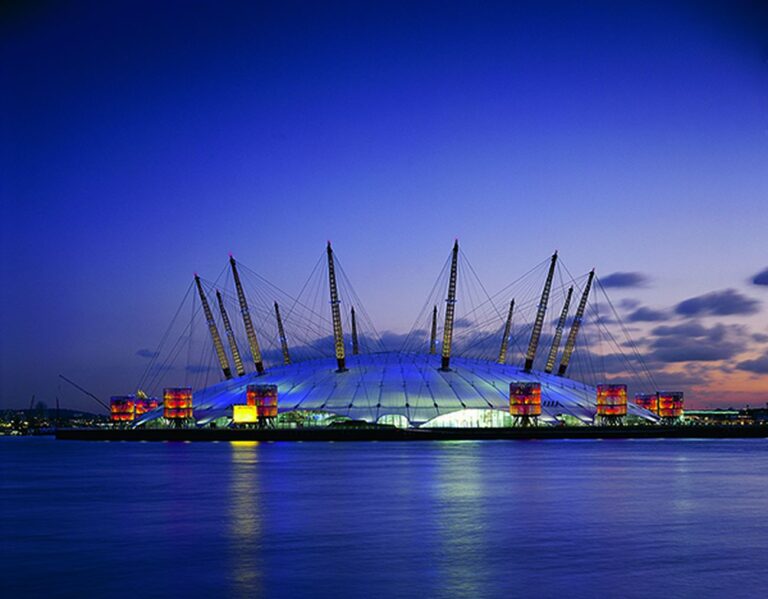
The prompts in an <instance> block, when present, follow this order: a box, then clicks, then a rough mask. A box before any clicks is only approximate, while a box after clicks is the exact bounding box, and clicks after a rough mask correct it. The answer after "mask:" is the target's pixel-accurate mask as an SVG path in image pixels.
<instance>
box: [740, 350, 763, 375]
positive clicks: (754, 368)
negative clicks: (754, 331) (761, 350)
mask: <svg viewBox="0 0 768 599" xmlns="http://www.w3.org/2000/svg"><path fill="white" fill-rule="evenodd" d="M736 368H738V369H739V370H745V371H746V372H752V373H754V374H768V353H765V354H763V355H762V356H760V357H759V358H755V359H754V360H744V361H742V362H739V363H737V364H736Z"/></svg>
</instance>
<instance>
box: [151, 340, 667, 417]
mask: <svg viewBox="0 0 768 599" xmlns="http://www.w3.org/2000/svg"><path fill="white" fill-rule="evenodd" d="M347 368H348V370H347V371H346V372H344V373H338V372H337V371H336V370H337V368H336V360H335V359H333V358H331V359H319V360H309V361H306V362H300V363H296V364H290V365H287V366H279V367H276V368H272V369H270V370H269V371H267V372H266V373H265V374H263V375H261V376H257V374H256V373H252V374H249V375H246V376H244V377H240V378H237V379H231V380H228V381H224V382H221V383H219V384H216V385H213V386H211V387H208V388H205V389H200V390H199V391H196V392H195V394H194V405H195V412H194V414H195V420H196V421H197V424H198V425H200V426H205V425H208V424H210V423H211V422H222V420H223V421H224V422H226V421H227V420H229V419H231V418H232V406H233V405H236V404H238V403H242V402H243V398H244V397H245V393H246V388H247V386H248V385H249V384H254V383H258V384H274V385H277V388H278V396H279V404H278V405H279V408H278V410H279V413H280V417H281V418H282V417H283V416H284V415H286V414H289V413H291V412H294V413H308V414H313V415H315V417H317V416H318V415H324V416H326V417H328V418H330V417H341V418H349V419H352V420H364V421H366V422H370V423H378V424H394V425H396V426H425V427H439V426H469V427H477V426H504V425H509V424H510V421H511V417H510V415H509V383H510V382H511V381H531V382H540V383H541V398H542V401H541V408H542V409H541V416H540V417H539V420H540V421H541V422H542V423H544V424H557V423H561V422H568V423H579V422H581V423H583V424H590V423H592V421H593V420H594V417H595V410H596V406H595V387H592V386H589V385H585V384H583V383H579V382H578V381H574V380H571V379H568V378H563V377H558V376H555V375H552V374H546V373H544V372H538V371H533V372H524V370H523V369H522V368H517V367H514V366H509V365H501V364H497V363H495V362H488V361H483V360H471V359H466V358H454V359H453V360H452V361H451V369H450V371H446V372H443V371H440V370H439V368H440V356H437V355H429V354H406V353H399V352H383V353H377V354H369V355H358V356H350V357H349V359H348V360H347ZM628 408H629V415H630V416H635V417H638V418H643V419H645V420H649V421H653V420H655V418H654V416H653V414H651V413H650V412H647V411H646V410H643V409H641V408H639V407H637V406H634V405H631V404H630V405H629V406H628ZM159 414H160V413H159V412H157V413H150V414H147V415H146V417H145V418H144V419H142V420H140V421H139V422H138V423H137V424H141V423H143V422H148V421H150V420H152V419H153V418H156V417H157V416H158V415H159Z"/></svg>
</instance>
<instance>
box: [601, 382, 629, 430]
mask: <svg viewBox="0 0 768 599" xmlns="http://www.w3.org/2000/svg"><path fill="white" fill-rule="evenodd" d="M626 415H627V386H626V385H598V386H597V417H598V418H599V419H600V420H601V421H603V422H605V423H607V424H620V423H621V419H622V418H624V416H626Z"/></svg>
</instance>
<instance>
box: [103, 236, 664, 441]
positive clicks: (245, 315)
mask: <svg viewBox="0 0 768 599" xmlns="http://www.w3.org/2000/svg"><path fill="white" fill-rule="evenodd" d="M458 256H459V249H458V242H456V243H455V244H454V247H453V251H452V253H451V257H450V259H449V261H448V263H447V264H448V265H449V267H447V266H446V267H444V272H445V279H446V280H445V281H444V283H445V284H446V286H447V298H446V299H445V303H444V308H443V313H442V315H441V316H442V318H441V319H440V320H442V321H443V326H442V335H441V337H442V342H440V339H439V338H438V334H437V331H438V302H439V301H440V300H439V299H435V298H430V301H428V302H427V305H431V304H433V301H434V307H433V308H432V310H428V311H427V312H425V314H427V315H428V317H429V318H428V322H427V323H425V325H426V326H425V327H424V328H423V329H419V330H420V331H421V333H423V334H424V335H426V336H427V337H428V338H429V341H428V344H427V343H424V342H423V341H418V344H417V346H419V347H422V348H424V350H426V351H424V350H422V351H413V350H409V349H407V347H406V348H402V349H400V350H399V351H393V350H375V349H374V350H373V351H371V350H370V348H368V351H363V352H361V351H360V350H361V339H363V340H364V339H365V338H361V337H359V336H358V329H359V321H358V319H359V317H357V318H356V313H355V309H354V306H353V307H352V309H351V311H350V317H351V321H348V324H351V326H350V327H349V329H347V330H349V331H351V335H345V333H344V330H343V329H344V326H343V319H342V314H341V308H340V304H341V300H340V293H339V288H338V285H337V279H336V270H337V269H338V268H339V266H338V264H336V263H335V260H334V255H333V251H332V249H331V246H330V243H329V244H328V246H327V273H326V274H327V279H326V280H327V281H328V292H329V295H330V308H331V310H330V311H331V320H330V321H328V320H324V321H323V322H321V323H320V325H319V327H320V328H319V329H317V330H319V331H320V340H319V341H317V343H318V344H320V345H321V346H322V347H323V348H324V349H325V350H326V351H327V350H328V349H330V348H333V350H334V354H333V357H329V356H327V355H326V356H321V357H306V356H304V357H303V358H302V359H298V360H297V359H295V358H296V354H295V353H294V354H293V355H292V354H291V349H290V348H289V344H288V341H287V335H286V328H285V326H284V324H285V323H284V319H283V317H282V316H281V313H280V310H279V307H278V304H277V302H274V313H273V314H272V316H273V317H274V318H272V317H270V320H274V321H275V322H276V326H277V329H276V330H277V333H276V334H273V335H272V337H273V338H276V339H279V344H280V350H281V351H280V352H277V350H275V354H273V355H276V356H280V355H281V356H282V364H280V365H275V364H272V365H271V366H270V367H268V368H267V367H266V366H265V363H264V353H263V352H262V350H261V347H260V344H259V340H258V337H259V335H262V341H263V340H264V338H265V337H269V336H268V335H263V328H262V330H261V331H259V330H258V327H257V326H255V324H254V321H256V322H261V323H262V326H263V322H264V321H265V320H266V319H267V317H266V316H265V315H264V313H263V312H262V313H261V314H259V313H258V312H257V311H256V310H254V309H253V307H252V305H251V304H249V303H248V301H247V299H246V295H245V292H244V289H243V286H242V283H241V277H240V275H239V273H238V270H237V266H236V264H235V261H234V258H232V257H230V265H231V271H232V275H233V280H234V284H235V287H236V291H237V302H238V303H237V307H238V308H240V312H241V315H242V321H243V329H241V331H243V330H244V333H245V335H244V336H245V340H246V343H243V339H242V334H241V340H240V342H239V343H238V339H237V337H238V335H237V334H236V332H235V329H234V328H233V326H232V320H231V319H230V318H229V315H228V312H227V309H226V305H225V300H224V296H223V295H222V293H221V292H220V290H219V289H218V288H217V289H215V296H216V299H217V303H218V305H219V308H220V317H219V322H220V323H221V325H222V327H223V329H224V333H225V336H224V337H223V336H222V335H221V334H220V332H219V324H218V323H217V321H216V319H215V318H214V315H213V310H212V309H211V306H210V303H211V302H209V300H208V295H209V294H210V293H211V292H209V293H206V292H205V291H204V288H203V285H202V283H201V281H200V278H199V277H198V276H197V275H195V286H196V287H197V291H198V293H199V299H200V307H201V308H202V313H203V314H204V316H205V322H206V328H207V329H208V333H209V335H210V342H212V343H210V344H206V345H207V346H208V348H209V350H210V355H211V360H213V361H214V362H216V361H217V362H218V369H216V368H215V367H212V370H218V371H219V376H220V377H221V378H222V379H223V380H220V381H219V382H214V383H213V384H203V385H201V386H199V387H198V388H195V389H192V388H191V387H184V388H171V389H170V390H169V389H165V391H164V393H166V392H169V394H166V395H165V396H164V397H165V399H164V402H163V403H164V404H165V405H162V404H159V402H155V403H154V404H153V408H152V409H148V410H147V411H145V412H142V413H141V414H139V413H138V412H136V414H135V416H134V417H133V418H132V419H130V420H131V423H132V426H137V427H153V426H168V425H169V424H173V425H175V426H198V427H228V426H232V425H235V426H237V425H238V422H245V421H244V420H241V421H238V416H237V413H238V411H239V410H241V412H240V413H241V414H244V413H245V411H246V410H245V409H244V408H245V407H246V406H251V407H253V408H254V410H255V409H256V405H257V404H256V403H255V400H254V402H253V403H252V402H251V399H247V397H248V396H249V394H250V393H261V392H265V391H264V389H267V390H268V391H266V393H267V394H268V395H269V396H270V397H272V398H273V401H274V403H270V404H269V409H270V411H269V418H268V422H269V425H270V426H288V427H291V426H293V427H303V426H327V425H332V424H336V423H342V422H345V421H352V422H353V423H354V422H360V423H362V422H364V423H370V424H376V425H390V426H397V427H425V428H438V427H503V426H514V425H517V424H521V423H522V424H523V425H527V424H530V423H533V424H542V425H560V424H567V425H580V424H584V425H587V424H593V423H597V422H605V419H604V418H603V419H601V417H606V414H607V415H608V416H607V418H608V420H611V414H620V419H622V420H623V419H626V420H629V421H635V422H640V421H647V422H656V421H657V420H658V417H657V416H656V415H655V414H654V412H652V411H649V410H646V409H644V408H642V407H639V406H638V405H634V404H630V403H628V402H627V400H626V389H627V386H626V385H609V384H600V385H590V384H587V383H585V382H580V381H578V380H575V379H573V378H569V377H567V376H565V375H566V373H567V369H568V366H569V363H570V360H571V357H572V355H573V352H574V350H575V347H576V341H577V338H578V333H579V329H580V327H581V324H582V320H583V317H584V312H585V308H586V304H587V298H588V295H589V292H590V287H591V285H592V282H593V277H594V270H592V272H591V273H589V275H588V277H587V279H586V284H585V285H584V286H583V287H582V289H581V297H580V300H579V303H578V307H577V309H576V312H575V315H574V316H573V318H572V320H571V322H570V330H569V331H568V334H567V339H566V341H565V344H564V346H563V348H562V350H561V341H562V340H563V338H564V334H565V332H566V331H565V329H566V328H567V327H566V324H567V323H568V312H569V308H570V304H571V299H572V295H573V291H574V285H573V284H566V285H565V286H563V287H562V289H563V290H565V288H566V287H568V285H570V287H568V289H567V292H566V291H564V293H563V303H562V309H561V311H560V313H559V318H557V319H556V320H555V321H553V325H554V332H553V333H552V334H551V336H548V337H546V340H547V343H546V344H545V343H542V331H543V329H544V327H545V314H546V310H547V305H548V303H550V296H551V295H552V291H553V280H554V274H555V266H556V262H557V258H558V257H557V253H555V254H554V255H553V256H552V257H551V259H550V260H548V261H546V263H545V266H548V268H547V276H546V282H545V283H544V288H543V291H542V293H541V296H540V297H537V298H534V300H533V301H531V302H529V304H530V305H531V306H532V308H531V310H532V312H535V318H533V319H532V320H533V322H532V324H531V325H530V330H528V329H526V330H525V332H524V335H517V336H515V335H513V334H512V332H511V331H512V318H513V313H514V310H515V300H514V298H513V299H512V301H511V302H510V304H509V309H508V312H507V314H506V318H504V315H503V314H501V313H500V312H499V310H498V309H496V308H495V306H493V310H490V311H489V314H491V322H492V326H494V327H496V326H501V331H503V332H496V331H495V329H494V332H493V333H492V334H491V335H488V336H486V337H482V336H480V337H477V335H476V336H475V337H471V335H470V333H471V331H472V329H471V327H470V324H471V323H470V321H469V319H468V318H466V317H462V318H456V304H457V301H458V300H457V279H458V272H459V269H458ZM344 276H345V275H343V271H342V277H344ZM342 280H344V279H342ZM440 287H442V285H437V284H436V288H437V289H438V291H437V292H436V293H437V294H438V295H441V294H442V292H441V291H440V290H439V288H440ZM193 297H194V294H193ZM326 297H328V296H326ZM347 297H352V298H353V299H357V298H356V296H355V295H353V294H350V295H347ZM436 297H437V296H436ZM358 301H359V300H358ZM296 303H297V300H295V301H294V302H293V306H294V307H295V305H296ZM357 305H358V307H359V306H360V304H359V303H358V304H357ZM483 305H486V306H487V305H489V302H485V304H483ZM491 305H492V304H491ZM518 310H519V305H518ZM465 313H466V314H468V315H474V317H475V319H476V320H482V318H480V317H479V316H478V315H477V314H478V313H477V310H476V309H473V310H469V311H467V312H465ZM289 317H290V318H293V319H295V313H294V310H293V308H292V309H291V310H290V311H289ZM486 320H487V319H486ZM324 327H327V329H330V330H332V331H333V337H332V339H326V340H324V339H323V338H322V329H323V328H324ZM371 328H372V327H371ZM317 330H316V331H317ZM430 331H431V334H430ZM462 331H464V332H463V333H462ZM467 331H469V333H467ZM316 334H317V333H316ZM462 334H463V335H464V336H465V337H466V338H467V339H470V340H472V339H475V341H473V342H472V343H469V342H467V343H465V345H464V347H465V348H469V349H471V347H472V346H473V344H474V346H477V345H478V343H477V339H480V340H483V339H485V340H486V341H490V342H492V344H493V345H494V346H495V347H498V352H497V355H495V356H494V358H493V359H488V357H487V356H486V357H477V356H471V355H468V353H469V352H465V353H461V352H458V351H457V343H456V339H457V337H458V338H459V340H461V336H462ZM468 335H469V336H468ZM409 336H410V334H409ZM523 336H524V337H526V338H529V341H528V345H527V350H526V351H523V350H522V348H521V353H523V356H524V360H523V364H521V365H513V364H509V363H508V361H509V360H508V354H509V353H510V342H511V341H512V340H514V341H515V343H517V341H519V340H520V337H523ZM224 338H226V340H227V342H228V346H229V347H228V349H229V352H228V351H227V348H225V343H224V341H223V339H224ZM497 343H498V344H499V345H496V344H497ZM309 345H310V344H308V343H306V342H305V346H306V347H308V346H309ZM540 345H548V346H549V352H546V353H545V352H543V351H542V352H539V356H538V358H537V350H538V349H539V346H540ZM459 346H460V345H459ZM240 347H247V348H248V350H246V351H248V353H247V354H246V353H245V351H241V349H240ZM460 347H461V346H460ZM518 347H519V346H518ZM294 349H297V348H294ZM542 349H545V348H542ZM350 350H351V351H350ZM494 351H495V350H494ZM547 353H548V357H547V359H546V365H544V362H543V358H544V357H545V356H546V355H547ZM246 356H247V358H248V359H244V357H246ZM558 358H559V368H558V367H556V365H557V362H558ZM248 361H251V362H253V365H254V371H253V372H250V373H248V372H246V366H245V364H246V362H248ZM537 364H538V365H539V367H538V368H535V365H537ZM603 387H606V388H610V387H617V388H618V387H620V388H621V389H620V391H621V394H620V400H621V404H620V406H618V407H619V411H618V412H616V411H614V412H611V411H606V408H605V406H603V407H602V408H601V401H602V400H601V397H603V399H605V397H607V396H604V395H601V394H602V393H603V391H602V388H603ZM257 388H258V389H261V391H257V390H256V389H257ZM513 389H523V390H525V389H527V390H528V391H513ZM520 393H522V394H523V395H520V397H522V398H523V399H522V400H521V405H517V404H516V405H515V406H513V403H514V402H515V401H517V400H516V399H515V398H516V397H518V395H519V394H520ZM525 393H528V395H525ZM254 397H255V396H254ZM179 398H181V400H179ZM526 398H527V399H526ZM114 399H116V405H122V406H125V405H130V402H125V401H122V400H121V399H120V398H114ZM529 400H530V402H532V403H534V404H535V406H534V407H535V411H534V412H531V414H532V415H533V416H534V417H533V418H529V417H528V415H527V414H528V412H527V411H526V410H527V408H526V405H524V404H527V403H528V401H529ZM178 401H182V404H183V405H182V404H179V403H178ZM260 401H261V400H260ZM259 405H260V406H261V407H260V408H259V410H261V409H262V408H263V409H266V404H263V405H262V404H259ZM154 406H156V407H154ZM521 406H522V407H521ZM615 407H616V406H612V407H611V406H609V408H610V409H613V408H615ZM521 410H522V411H521ZM263 413H264V414H266V412H263ZM259 414H262V412H260V413H259ZM521 414H523V416H522V417H521ZM174 420H175V421H174ZM182 421H183V422H182ZM613 421H617V419H616V418H613ZM259 423H260V424H261V425H263V424H264V423H265V421H264V419H263V418H262V417H261V415H260V416H259Z"/></svg>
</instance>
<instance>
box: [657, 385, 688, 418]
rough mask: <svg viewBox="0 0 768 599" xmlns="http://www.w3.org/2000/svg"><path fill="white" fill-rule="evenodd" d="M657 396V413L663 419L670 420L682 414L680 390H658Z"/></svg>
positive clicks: (681, 394) (681, 393)
mask: <svg viewBox="0 0 768 599" xmlns="http://www.w3.org/2000/svg"><path fill="white" fill-rule="evenodd" d="M657 397H658V415H659V416H660V417H661V419H662V420H663V421H667V422H671V421H673V420H677V419H678V418H680V417H681V416H682V415H683V392H682V391H659V392H658V393H657Z"/></svg>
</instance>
